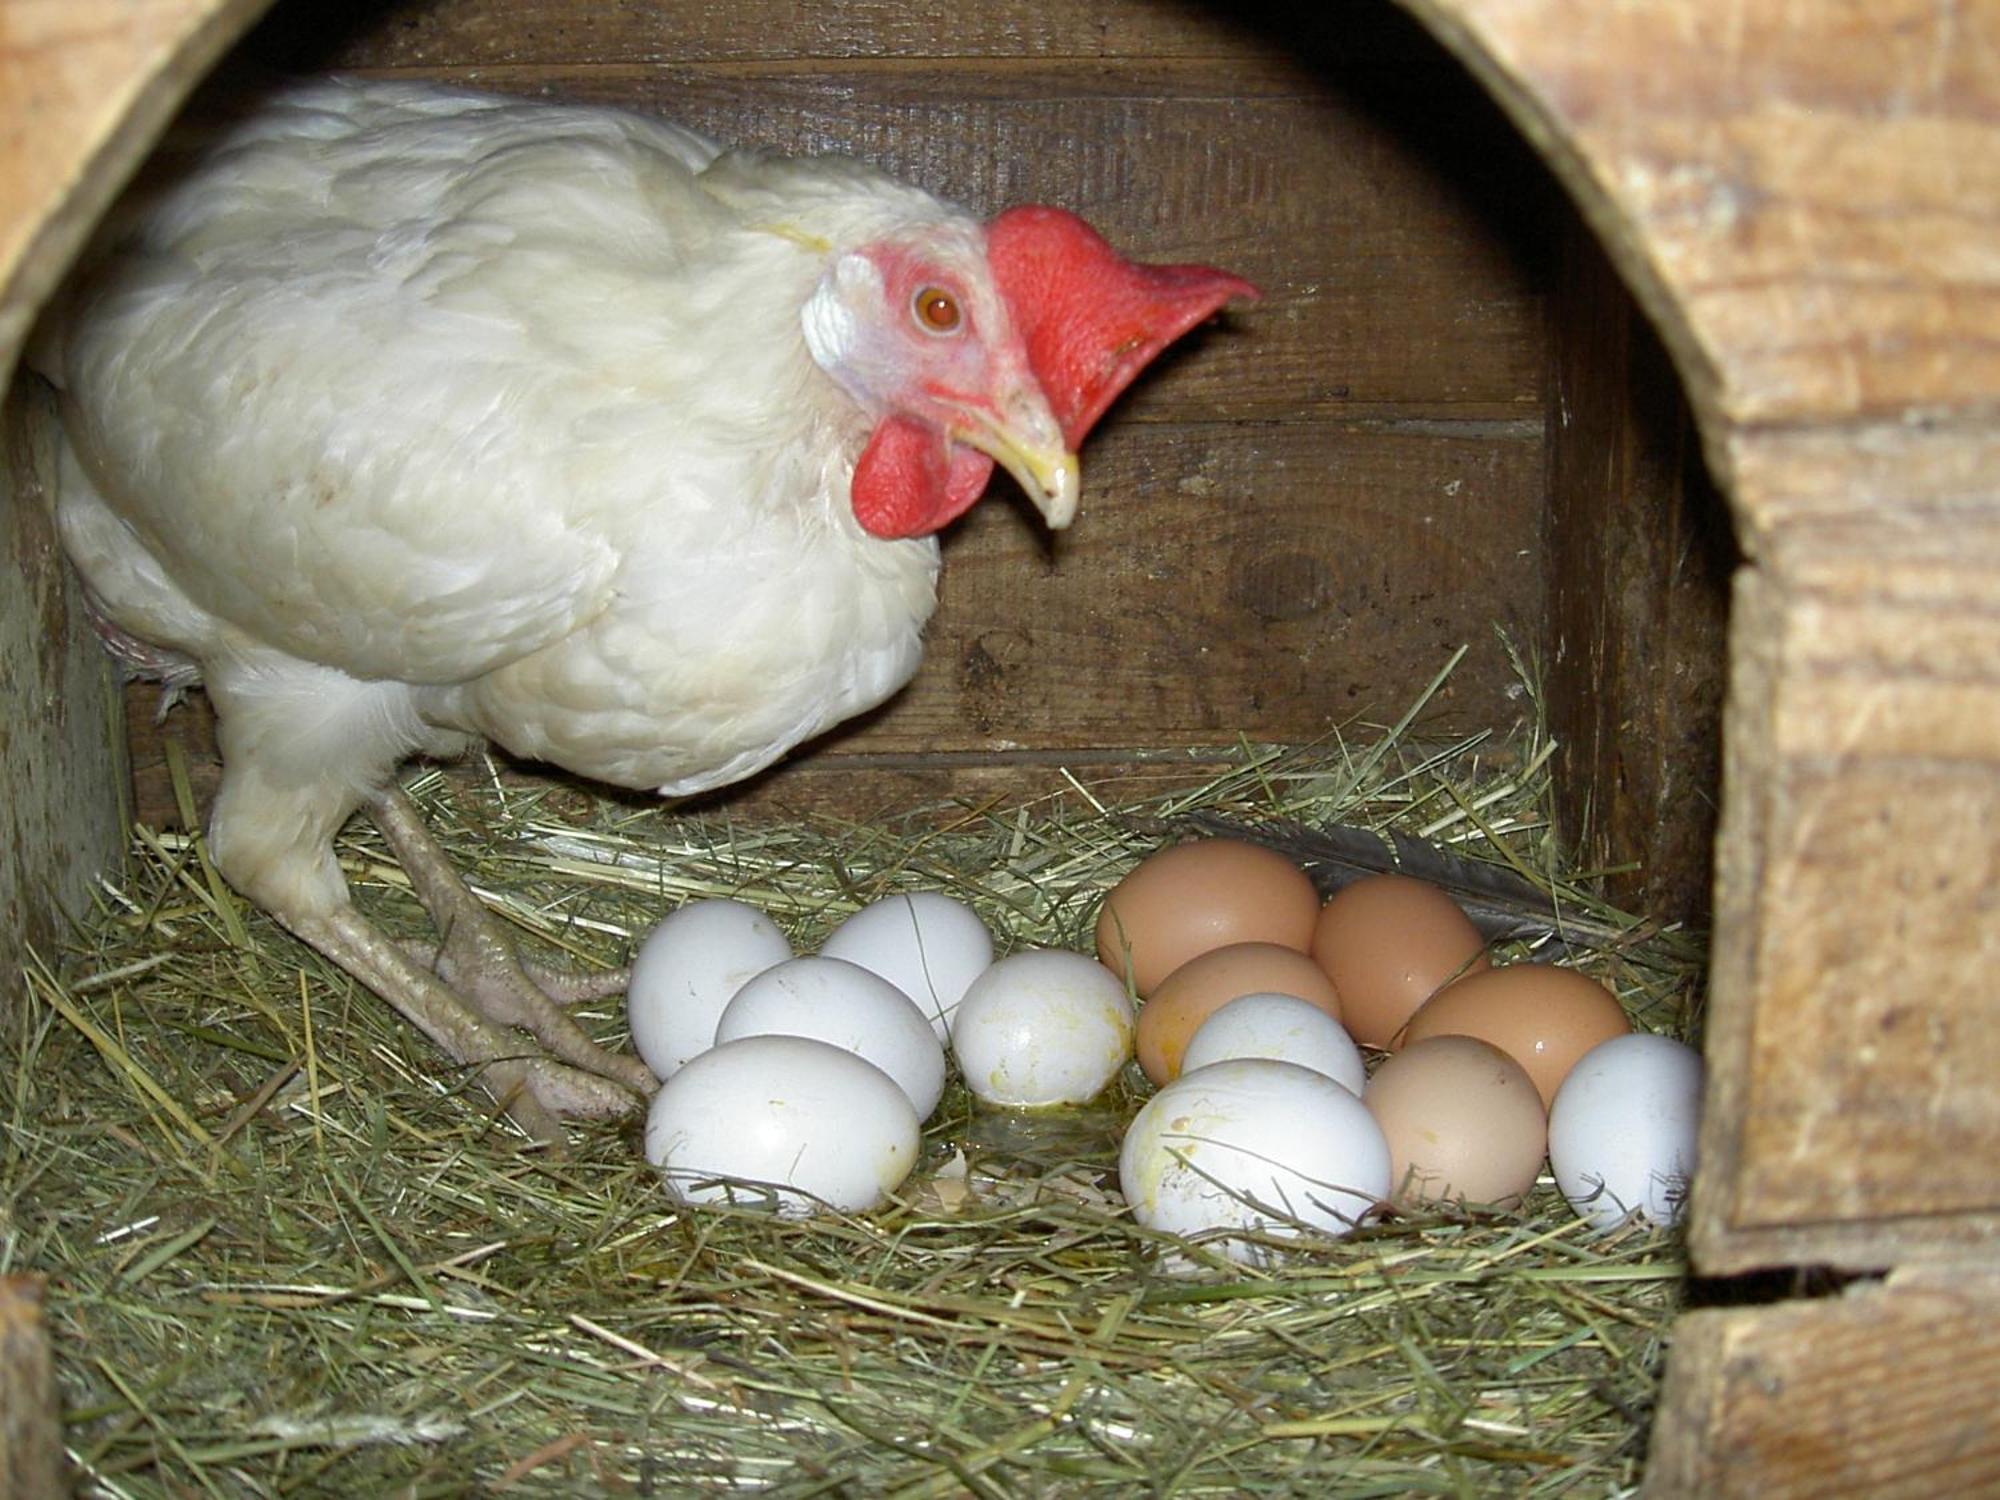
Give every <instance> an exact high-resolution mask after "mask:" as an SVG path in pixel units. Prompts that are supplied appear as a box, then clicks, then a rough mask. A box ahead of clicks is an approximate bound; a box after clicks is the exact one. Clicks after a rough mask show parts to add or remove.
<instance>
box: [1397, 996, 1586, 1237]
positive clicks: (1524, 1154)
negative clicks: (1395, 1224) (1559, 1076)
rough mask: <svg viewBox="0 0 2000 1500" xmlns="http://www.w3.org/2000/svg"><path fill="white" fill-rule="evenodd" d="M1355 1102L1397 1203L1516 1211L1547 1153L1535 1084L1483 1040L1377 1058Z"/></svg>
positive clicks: (1440, 1041) (1452, 1039) (1443, 1041)
mask: <svg viewBox="0 0 2000 1500" xmlns="http://www.w3.org/2000/svg"><path fill="white" fill-rule="evenodd" d="M1361 1102H1362V1103H1363V1104H1365V1105H1367V1106H1368V1112H1369V1113H1370V1114H1372V1115H1374V1116H1375V1123H1376V1124H1378V1125H1380V1126H1381V1127H1382V1134H1383V1136H1384V1137H1386V1138H1387V1140H1388V1142H1389V1173H1390V1175H1389V1182H1390V1191H1391V1193H1392V1194H1393V1196H1394V1199H1395V1201H1396V1202H1397V1203H1399V1204H1402V1205H1404V1206H1405V1207H1411V1206H1415V1205H1418V1204H1423V1203H1450V1202H1457V1201H1464V1202H1467V1203H1492V1204H1500V1205H1504V1206H1508V1207H1513V1206H1516V1205H1518V1204H1519V1203H1520V1201H1521V1200H1522V1199H1523V1198H1525V1197H1526V1196H1527V1194H1528V1190H1529V1189H1530V1188H1532V1187H1533V1186H1534V1185H1535V1174H1536V1173H1537V1172H1539V1171H1540V1170H1541V1167H1542V1157H1543V1156H1544V1155H1545V1154H1546V1153H1547V1151H1548V1144H1549V1127H1548V1114H1547V1111H1545V1110H1544V1109H1543V1108H1542V1096H1541V1095H1540V1094H1539V1093H1538V1092H1537V1091H1536V1089H1535V1081H1534V1079H1532V1078H1530V1077H1529V1076H1528V1074H1527V1072H1526V1070H1525V1069H1523V1068H1522V1066H1521V1065H1520V1064H1519V1063H1517V1062H1515V1061H1514V1059H1513V1058H1511V1057H1509V1056H1508V1055H1507V1054H1506V1053H1504V1052H1502V1051H1501V1050H1500V1049H1499V1048H1498V1047H1496V1046H1494V1045H1493V1044H1492V1043H1491V1042H1482V1041H1480V1040H1479V1039H1478V1038H1477V1037H1470V1036H1434V1037H1430V1038H1428V1039H1426V1040H1424V1041H1421V1042H1416V1043H1413V1044H1412V1045H1410V1046H1408V1047H1405V1048H1404V1049H1403V1050H1402V1051H1400V1052H1398V1053H1397V1054H1396V1055H1395V1056H1394V1057H1391V1058H1389V1059H1388V1060H1387V1061H1385V1062H1384V1063H1383V1064H1382V1066H1381V1067H1379V1068H1377V1069H1376V1070H1375V1076H1374V1077H1373V1078H1370V1079H1369V1080H1368V1087H1367V1088H1366V1089H1365V1090H1363V1091H1362V1095H1361Z"/></svg>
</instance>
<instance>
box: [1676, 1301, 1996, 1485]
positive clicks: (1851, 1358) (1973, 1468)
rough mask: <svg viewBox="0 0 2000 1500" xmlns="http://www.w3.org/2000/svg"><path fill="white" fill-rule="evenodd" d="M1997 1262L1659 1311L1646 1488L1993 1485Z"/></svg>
mask: <svg viewBox="0 0 2000 1500" xmlns="http://www.w3.org/2000/svg"><path fill="white" fill-rule="evenodd" d="M1996 1389H2000V1274H1996V1272H1995V1271H1994V1269H1993V1267H1992V1266H1991V1264H1983V1265H1970V1266H1953V1267H1950V1268H1938V1269H1936V1270H1934V1271H1930V1272H1926V1273H1923V1274H1910V1273H1903V1274H1899V1275H1897V1276H1893V1277H1891V1278H1890V1279H1889V1280H1888V1282H1887V1283H1886V1284H1883V1283H1873V1282H1869V1283H1863V1284H1861V1285H1859V1286H1857V1287H1854V1288H1852V1289H1850V1290H1849V1291H1848V1292H1847V1294H1846V1295H1844V1296H1841V1297H1836V1298H1830V1299H1826V1300H1821V1301H1810V1302H1792V1303H1785V1304H1781V1305H1778V1306H1774V1307H1758V1308H1749V1309H1729V1310H1708V1311H1701V1312H1693V1313H1689V1314H1686V1315H1685V1316H1683V1317H1682V1318H1681V1319H1680V1320H1679V1321H1678V1322H1677V1323H1676V1324H1675V1325H1674V1347H1673V1353H1672V1356H1671V1357H1670V1359H1669V1362H1668V1366H1667V1377H1666V1382H1665V1385H1664V1387H1663V1389H1662V1391H1661V1398H1660V1419H1659V1421H1658V1423H1657V1424H1656V1425H1655V1427H1654V1429H1653V1441H1652V1449H1651V1452H1650V1455H1649V1458H1648V1463H1647V1470H1646V1486H1645V1491H1644V1493H1645V1494H1646V1496H1647V1497H1649V1500H1739V1497H1740V1500H1845V1497H1854V1500H1861V1497H1864V1496H1865V1497H1867V1500H1936V1497H1939V1496H1945V1495H1954V1496H1958V1495H1964V1496H1972V1495H1992V1494H1995V1493H2000V1425H1996V1424H1995V1423H1994V1421H1993V1410H1992V1407H1993V1393H1994V1391H1995V1390H1996Z"/></svg>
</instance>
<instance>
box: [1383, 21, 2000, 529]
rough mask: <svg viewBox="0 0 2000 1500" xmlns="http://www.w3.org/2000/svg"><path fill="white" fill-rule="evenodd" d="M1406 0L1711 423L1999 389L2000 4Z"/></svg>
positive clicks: (1881, 414) (1907, 406)
mask: <svg viewBox="0 0 2000 1500" xmlns="http://www.w3.org/2000/svg"><path fill="white" fill-rule="evenodd" d="M1406 3H1408V4H1409V5H1410V8H1411V9H1413V10H1415V11H1417V12H1418V13H1419V14H1420V15H1422V16H1424V17H1425V18H1426V19H1427V20H1428V21H1430V22H1431V24H1432V25H1433V27H1434V28H1435V29H1436V30H1437V31H1438V33H1439V35H1440V36H1441V37H1442V38H1444V39H1445V40H1446V41H1447V42H1449V43H1451V44H1452V45H1454V46H1455V47H1456V48H1457V49H1458V50H1459V51H1460V53H1461V55H1462V56H1464V57H1465V58H1466V60H1467V61H1468V62H1469V63H1470V64H1471V65H1472V66H1473V67H1474V68H1475V69H1476V70H1478V71H1479V72H1480V74H1481V76H1483V77H1485V78H1486V79H1487V81H1488V83H1489V85H1490V86H1492V87H1493V88H1494V89H1495V90H1496V92H1498V93H1499V94H1500V96H1501V97H1502V98H1503V100H1504V101H1505V102H1506V103H1507V104H1508V105H1509V107H1510V110H1511V112H1512V113H1513V115H1514V118H1515V119H1516V121H1517V122H1518V123H1519V124H1521V126H1522V128H1523V129H1524V130H1525V131H1526V132H1527V133H1528V135H1529V136H1530V138H1531V139H1533V140H1535V141H1536V142H1537V143H1538V144H1539V145H1541V146H1542V148H1543V149H1544V151H1545V152H1546V154H1547V155H1548V156H1549V158H1550V160H1551V162H1552V164H1553V165H1555V166H1556V167H1557V168H1558V169H1559V170H1560V171H1562V172H1563V174H1564V176H1565V178H1566V180H1567V181H1568V182H1569V184H1570V186H1571V189H1572V191H1573V192H1575V193H1576V194H1577V195H1578V198H1579V201H1580V202H1581V203H1582V205H1583V207H1584V209H1585V211H1586V212H1587V213H1589V214H1590V215H1591V216H1592V219H1593V222H1594V223H1595V224H1596V226H1597V228H1598V230H1599V232H1600V233H1601V234H1602V235H1603V236H1604V237H1605V239H1606V241H1607V243H1608V244H1609V246H1610V248H1611V250H1612V253H1613V255H1614V258H1616V259H1617V261H1618V263H1619V266H1620V269H1621V270H1622V271H1623V272H1624V274H1625V275H1626V277H1627V279H1628V280H1629V281H1630V282H1631V283H1632V284H1633V285H1634V287H1635V288H1636V289H1637V290H1638V292H1639V293H1640V295H1641V297H1642V298H1643V299H1644V300H1645V301H1646V302H1647V304H1648V306H1649V307H1650V308H1651V310H1652V312H1653V314H1654V316H1655V318H1656V319H1658V320H1659V321H1660V322H1661V324H1662V326H1663V329H1664V331H1665V333H1666V336H1667V338H1668V340H1669V342H1670V344H1671V345H1672V346H1673V348H1674V350H1675V353H1676V355H1677V357H1678V360H1679V363H1680V365H1681V368H1682V369H1683V371H1684V372H1685V373H1686V375H1687V378H1688V380H1689V382H1690V385H1691V387H1692V389H1693V392H1694V399H1695V403H1696V405H1697V407H1698V408H1702V409H1704V410H1705V411H1706V412H1707V413H1708V414H1709V415H1710V416H1711V417H1713V418H1714V419H1717V421H1719V422H1727V423H1731V424H1778V423H1804V422H1812V421H1830V420H1854V419H1869V420H1893V419H1896V418H1899V417H1900V416H1901V415H1902V414H1903V413H1905V412H1906V411H1909V410H1911V409H1913V408H1925V409H1930V410H1937V409H1942V408H1960V409H1980V408H1990V407H1991V406H1992V405H1993V404H1994V403H1995V402H1996V400H2000V282H1996V280H1995V279H1994V277H1993V275H1992V269H1991V267H1992V258H1991V251H1992V226H1993V222H1994V219H1995V217H1996V214H2000V72H1996V70H1995V69H1994V68H1993V67H1992V66H1991V63H1992V59H1993V57H1994V56H1995V54H1996V52H2000V6H1995V5H1993V4H1991V3H1975V4H1967V5H1949V6H1938V5H1935V4H1932V3H1930V0H1822V3H1818V4H1812V5H1766V6H1758V5H1744V4H1724V3H1715V0H1671V3H1668V0H1663V3H1658V4H1648V5H1594V6H1592V5H1581V6H1580V5H1577V4H1574V3H1572V0H1406ZM1710 435H1711V437H1715V438H1720V437H1721V436H1722V434H1721V432H1720V430H1719V429H1718V428H1717V427H1716V425H1715V424H1714V423H1711V424H1710ZM1737 499H1738V502H1739V504H1741V505H1743V506H1744V507H1745V508H1746V510H1747V511H1749V512H1750V513H1751V514H1752V515H1754V514H1755V512H1756V510H1757V507H1758V505H1759V504H1760V501H1759V498H1758V497H1757V496H1756V495H1755V494H1754V493H1752V492H1750V491H1747V490H1745V491H1743V492H1740V493H1739V494H1738V496H1737Z"/></svg>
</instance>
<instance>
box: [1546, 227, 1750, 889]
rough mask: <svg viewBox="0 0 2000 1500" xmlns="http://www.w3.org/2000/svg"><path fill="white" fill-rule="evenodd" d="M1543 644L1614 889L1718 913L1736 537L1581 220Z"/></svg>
mask: <svg viewBox="0 0 2000 1500" xmlns="http://www.w3.org/2000/svg"><path fill="white" fill-rule="evenodd" d="M1549 347H1550V363H1549V380H1550V396H1549V456H1548V465H1549V502H1548V542H1547V547H1548V599H1549V614H1548V626H1547V636H1546V643H1545V645H1544V649H1543V655H1544V659H1545V660H1546V661H1547V662H1548V680H1547V684H1546V691H1547V695H1548V704H1549V719H1550V727H1551V729H1552V730H1553V731H1554V734H1555V738H1556V741H1557V743H1558V745H1560V746H1561V747H1562V749H1561V751H1560V753H1559V759H1558V767H1559V770H1560V775H1559V777H1558V780H1557V798H1558V809H1559V815H1560V817H1561V822H1562V831H1563V835H1564V838H1565V841H1566V842H1567V843H1568V844H1569V845H1570V846H1571V847H1573V848H1578V849H1580V850H1581V855H1582V859H1583V862H1584V864H1585V865H1586V866H1587V867H1589V868H1594V869H1609V870H1612V871H1614V872H1616V873H1614V874H1612V875H1611V876H1610V877H1608V879H1607V881H1606V885H1607V889H1608V891H1609V893H1610V894H1611V895H1612V896H1613V898H1614V899H1617V900H1619V901H1620V902H1621V903H1622V904H1624V905H1626V906H1627V907H1628V908H1630V909H1632V910H1637V911H1644V912H1646V913H1647V914H1649V915H1651V916H1653V917H1655V918H1657V919H1659V920H1661V921H1690V922H1693V923H1695V924H1696V925H1706V920H1707V914H1708V907H1709V887H1710V882H1711V868H1712V853H1713V848H1714V841H1715V813H1716V798H1715V786H1716V781H1717V778H1718V776H1719V775H1720V770H1721V754H1722V748H1721V739H1722V723H1721V721H1722V670H1721V664H1722V661H1723V657H1724V648H1725V632H1726V627H1727V624H1728V620H1727V610H1726V607H1725V601H1726V600H1727V597H1728V595H1727V579H1728V575H1729V570H1730V566H1731V561H1732V557H1733V552H1734V542H1733V539H1732V537H1731V535H1730V529H1729V518H1728V515H1727V514H1726V512H1725V511H1724V509H1723V503H1722V499H1721V496H1720V495H1718V494H1717V493H1716V491H1715V489H1714V487H1713V486H1712V484H1711V483H1710V482H1709V479H1708V474H1707V471H1706V469H1705V468H1704V467H1703V465H1702V462H1701V458H1700V454H1699V449H1698V442H1697V439H1696V436H1695V432H1694V427H1693V419H1692V418H1691V417H1690V415H1689V413H1688V409H1687V404H1686V402H1685V400H1684V399H1683V398H1682V396H1681V393H1680V383H1679V381H1678V380H1677V379H1676V377H1675V374H1674V369H1673V365H1672V363H1671V361H1670V360H1669V359H1668V357H1667V354H1666V351H1665V349H1664V348H1662V347H1661V345H1660V342H1659V340H1658V338H1657V337H1656V336H1655V335H1654V333H1653V331H1652V329H1651V328H1649V327H1648V326H1647V325H1646V323H1645V321H1644V319H1643V317H1642V316H1641V315H1640V312H1639V310H1638V307H1637V305H1636V304H1635V303H1634V302H1633V300H1632V296H1631V293H1630V292H1628V291H1627V290H1626V288H1625V285H1624V283H1623V282H1621V281H1620V280H1619V279H1618V276H1617V274H1616V272H1614V271H1613V270H1612V268H1611V266H1610V263H1609V262H1608V261H1607V260H1606V258H1605V256H1604V253H1603V251H1602V249H1601V248H1600V247H1599V246H1598V245H1597V243H1596V241H1595V240H1593V239H1591V238H1590V237H1589V235H1588V233H1587V231H1586V230H1585V229H1584V228H1583V226H1582V225H1581V224H1580V223H1578V224H1576V225H1575V227H1574V229H1573V232H1572V234H1571V235H1570V236H1569V237H1568V243H1567V245H1566V247H1565V251H1564V254H1563V257H1562V271H1561V274H1560V276H1559V277H1558V278H1557V284H1556V291H1555V294H1554V297H1553V300H1552V302H1551V306H1550V317H1549Z"/></svg>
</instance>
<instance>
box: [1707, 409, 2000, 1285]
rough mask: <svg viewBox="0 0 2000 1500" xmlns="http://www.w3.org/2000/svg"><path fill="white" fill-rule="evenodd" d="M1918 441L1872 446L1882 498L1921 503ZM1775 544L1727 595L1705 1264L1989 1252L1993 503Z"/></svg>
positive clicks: (1860, 519)
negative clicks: (1930, 520)
mask: <svg viewBox="0 0 2000 1500" xmlns="http://www.w3.org/2000/svg"><path fill="white" fill-rule="evenodd" d="M1882 441H1883V442H1885V443H1886V442H1889V441H1890V438H1888V437H1887V436H1886V435H1885V437H1884V438H1883V439H1882ZM1922 446H1923V444H1922V440H1921V439H1920V438H1917V437H1914V436H1910V435H1906V436H1905V437H1904V438H1903V440H1902V442H1901V449H1902V453H1901V458H1902V461H1901V462H1900V463H1896V464H1891V462H1890V461H1889V460H1888V459H1887V457H1886V455H1885V456H1884V460H1883V462H1884V465H1885V467H1893V468H1894V469H1895V471H1896V474H1897V478H1896V480H1895V482H1894V484H1893V486H1892V487H1889V488H1885V490H1884V491H1883V493H1884V495H1885V497H1886V498H1888V499H1890V500H1894V499H1896V498H1897V497H1902V496H1907V497H1910V498H1911V503H1912V506H1913V508H1921V505H1922V503H1923V502H1921V501H1919V500H1918V499H1917V492H1918V491H1920V490H1922V489H1923V488H1925V487H1926V486H1927V484H1930V483H1934V482H1935V481H1936V480H1937V478H1938V476H1937V475H1935V474H1932V475H1930V476H1929V477H1928V479H1927V475H1926V465H1925V463H1924V462H1923V455H1922V452H1921V448H1922ZM1933 446H1936V445H1935V444H1933ZM1764 462H1767V463H1769V465H1770V469H1769V472H1770V473H1772V475H1773V476H1774V477H1775V476H1776V474H1777V473H1778V472H1779V468H1780V465H1779V464H1778V463H1777V461H1776V460H1775V459H1767V460H1764ZM1956 466H1957V460H1956V459H1955V458H1953V459H1951V460H1950V461H1949V462H1948V463H1947V466H1946V467H1947V470H1948V471H1950V470H1955V469H1956ZM1885 482H1886V481H1885ZM1945 498H1946V497H1945V496H1944V495H1943V494H1940V493H1938V492H1936V491H1935V490H1934V491H1933V493H1932V494H1931V496H1930V501H1929V503H1930V504H1931V505H1934V506H1935V505H1939V504H1941V503H1942V502H1943V501H1944V500H1945ZM1767 551H1768V552H1769V554H1770V555H1771V558H1772V561H1773V564H1774V566H1773V567H1771V568H1769V569H1767V570H1765V571H1764V572H1762V573H1759V574H1752V575H1750V576H1747V577H1746V578H1744V579H1743V580H1742V581H1741V583H1740V584H1739V589H1738V595H1737V605H1736V613H1737V631H1738V636H1737V639H1738V648H1737V659H1736V681H1735V683H1734V685H1733V687H1732V699H1733V701H1732V709H1731V725H1732V738H1731V742H1730V750H1729V754H1730V766H1729V785H1730V786H1731V787H1732V788H1735V789H1736V791H1735V794H1734V795H1733V796H1732V799H1731V802H1730V804H1729V806H1728V809H1727V810H1726V812H1725V817H1724V829H1723V842H1722V845H1721V847H1720V849H1719V851H1718V858H1719V860H1720V861H1721V866H1722V869H1723V872H1724V879H1723V883H1722V886H1721V890H1720V895H1719V898H1718V914H1717V915H1718V921H1719V923H1720V924H1721V925H1722V930H1724V931H1725V932H1727V933H1730V934H1732V935H1736V936H1738V937H1739V938H1740V941H1738V942H1732V943H1731V944H1730V945H1728V946H1727V947H1723V946H1721V945H1718V948H1717V953H1716V972H1715V975H1714V979H1713V985H1714V990H1715V996H1716V1003H1715V1004H1714V1006H1713V1007H1712V1010H1711V1016H1710V1037H1709V1050H1710V1056H1711V1058H1712V1059H1713V1068H1712V1093H1711V1099H1710V1105H1709V1117H1708V1123H1707V1127H1706V1129H1705V1131H1704V1136H1703V1143H1702V1152H1703V1165H1702V1177H1701V1182H1700V1186H1699V1189H1698V1191H1697V1193H1696V1207H1695V1219H1694V1231H1693V1233H1694V1245H1695V1248H1696V1250H1697V1253H1698V1254H1699V1255H1700V1256H1701V1258H1702V1260H1703V1263H1704V1264H1706V1265H1709V1266H1711V1267H1714V1268H1718V1269H1733V1268H1740V1267H1747V1266H1751V1265H1757V1264H1771V1263H1776V1262H1782V1261H1786V1260H1793V1259H1807V1258H1811V1259H1828V1260H1834V1261H1837V1262H1840V1263H1844V1264H1850V1265H1868V1264H1871V1263H1872V1264H1886V1263H1889V1262H1892V1261H1896V1260H1910V1259H1920V1258H1934V1257H1950V1256H1955V1255H1963V1254H1965V1253H1967V1251H1969V1250H1972V1249H1978V1248H1984V1247H1991V1246H1992V1245H1994V1243H1995V1237H1996V1235H2000V1173H1996V1172H1995V1170H1994V1147H1993V1143H1994V1142H1995V1141H1996V1140H2000V1098H1996V1095H1995V1093H1994V1091H1993V1089H1992V1083H1991V1080H1992V1076H1993V1071H1994V1068H1995V1067H1996V1065H2000V988H1996V986H1995V983H1994V978H1993V976H1994V973H1995V972H1996V968H1995V966H1996V964H2000V903H1997V902H1996V900H1995V895H1994V892H1995V890H1996V889H2000V769H1996V768H2000V629H1996V625H1995V619H1996V614H1995V608H1994V593H1993V580H1994V578H1995V576H1996V574H2000V506H1992V507H1990V508H1989V509H1987V511H1986V512H1985V513H1984V514H1983V515H1982V514H1980V513H1978V512H1977V511H1973V510H1961V511H1959V513H1957V514H1955V515H1954V516H1952V518H1951V519H1950V520H1949V521H1947V522H1944V523H1943V524H1936V525H1931V526H1913V525H1910V524H1908V523H1907V521H1906V520H1905V519H1904V518H1903V517H1901V516H1899V515H1898V514H1897V513H1896V511H1895V510H1894V509H1892V508H1891V507H1890V506H1888V505H1885V506H1884V507H1883V508H1882V510H1881V511H1880V512H1878V513H1875V514H1866V513H1857V514H1853V515H1850V516H1847V517H1844V518H1841V519H1837V520H1825V519H1821V520H1817V521H1816V522H1815V523H1814V524H1811V525H1807V526H1794V527H1790V528H1787V529H1786V530H1784V531H1781V532H1778V533H1775V534H1774V537H1773V540H1772V542H1771V543H1770V545H1769V546H1768V548H1767Z"/></svg>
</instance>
